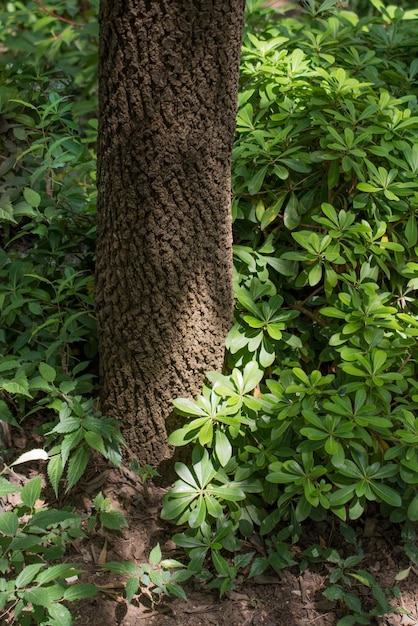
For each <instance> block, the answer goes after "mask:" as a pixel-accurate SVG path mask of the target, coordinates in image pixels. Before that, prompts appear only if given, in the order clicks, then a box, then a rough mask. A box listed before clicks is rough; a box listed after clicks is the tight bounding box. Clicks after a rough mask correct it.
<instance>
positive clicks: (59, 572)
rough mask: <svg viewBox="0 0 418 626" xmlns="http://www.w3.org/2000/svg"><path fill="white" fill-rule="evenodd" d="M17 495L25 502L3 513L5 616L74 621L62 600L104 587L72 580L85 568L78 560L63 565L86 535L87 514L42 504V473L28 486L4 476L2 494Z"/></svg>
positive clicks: (25, 624)
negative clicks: (83, 526)
mask: <svg viewBox="0 0 418 626" xmlns="http://www.w3.org/2000/svg"><path fill="white" fill-rule="evenodd" d="M11 493H19V494H20V499H21V504H19V505H17V506H15V507H14V508H13V510H10V511H5V512H3V513H0V574H1V576H0V619H1V621H2V623H3V622H4V623H6V622H7V623H13V624H20V625H21V626H30V624H33V623H36V624H46V623H48V624H51V625H54V626H59V625H61V626H64V625H65V626H67V625H70V624H71V623H72V618H71V614H70V611H69V610H68V608H67V607H66V606H64V605H63V604H62V603H63V602H72V601H76V600H80V599H82V598H89V597H91V596H93V595H95V594H97V593H98V591H99V589H98V588H97V587H96V586H95V585H90V584H86V583H75V584H70V582H71V581H70V579H71V578H73V577H74V576H77V574H79V573H80V572H81V571H82V570H81V569H79V566H78V564H76V563H60V559H61V557H63V556H64V554H65V552H66V549H67V546H68V544H69V543H70V542H71V541H73V540H74V539H75V538H77V537H85V534H84V532H83V531H82V530H81V528H80V526H81V523H82V522H83V521H84V519H85V516H82V515H77V514H75V513H73V512H72V511H71V510H66V509H61V510H57V509H47V508H44V507H42V506H40V505H39V499H40V497H41V477H40V476H37V477H36V478H33V479H32V480H30V481H29V482H28V483H26V485H25V486H24V487H22V488H20V487H17V486H16V485H13V484H12V483H11V482H9V481H8V480H7V479H6V478H5V477H4V476H0V494H1V495H2V496H5V495H7V494H11ZM54 563H55V564H54Z"/></svg>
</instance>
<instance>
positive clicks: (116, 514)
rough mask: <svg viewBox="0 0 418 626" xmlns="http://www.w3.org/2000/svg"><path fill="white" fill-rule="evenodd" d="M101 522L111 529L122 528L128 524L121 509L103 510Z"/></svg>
mask: <svg viewBox="0 0 418 626" xmlns="http://www.w3.org/2000/svg"><path fill="white" fill-rule="evenodd" d="M100 522H101V523H102V524H103V526H104V527H105V528H108V529H109V530H120V529H121V528H124V527H125V526H127V525H128V523H127V521H126V519H125V516H124V515H123V513H121V512H120V511H114V510H111V511H102V512H101V513H100Z"/></svg>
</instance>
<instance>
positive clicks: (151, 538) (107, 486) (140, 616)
mask: <svg viewBox="0 0 418 626" xmlns="http://www.w3.org/2000/svg"><path fill="white" fill-rule="evenodd" d="M34 430H35V428H34V425H33V424H29V423H25V428H24V430H20V431H17V430H16V431H12V448H13V452H12V454H11V457H12V458H16V456H18V455H19V454H21V453H22V452H23V451H26V450H28V449H31V448H34V447H40V445H41V444H42V441H41V440H39V439H37V438H36V437H35V438H34V436H33V432H34ZM19 472H21V473H22V474H24V475H25V476H26V479H29V478H33V477H34V476H35V475H36V474H39V473H40V474H42V475H43V477H44V481H45V484H46V485H47V480H46V478H45V476H46V466H45V463H42V462H40V463H38V464H33V465H32V466H30V465H29V464H28V465H21V466H19ZM25 476H23V480H25ZM99 491H102V492H103V494H104V495H105V496H106V497H108V498H110V500H111V503H112V507H113V508H115V509H117V510H119V511H121V512H122V513H123V514H124V515H125V517H126V520H127V522H128V527H127V528H125V529H124V530H122V531H121V532H114V531H108V530H105V529H99V530H98V531H97V532H94V533H93V534H91V535H90V536H89V537H88V538H85V539H77V540H75V541H74V542H73V544H72V547H71V549H70V551H69V553H68V555H67V557H66V558H67V559H68V560H69V561H71V562H75V561H77V562H80V563H82V566H83V568H84V569H85V572H84V573H83V574H81V575H80V580H81V581H83V582H93V583H95V584H98V585H100V586H102V587H103V589H104V591H103V592H102V593H100V594H99V595H98V596H96V597H95V598H90V599H88V600H83V601H80V602H79V603H78V604H76V605H71V606H69V608H70V610H71V611H72V612H73V615H74V626H137V625H138V626H142V625H144V626H146V625H149V626H259V625H260V626H261V625H263V626H305V625H306V626H308V625H311V626H335V625H336V624H337V622H338V620H339V619H340V618H341V617H342V616H343V615H344V612H343V608H342V607H341V605H340V604H339V603H338V602H332V601H329V600H327V599H326V598H325V597H324V596H323V594H322V592H323V591H324V589H325V588H326V585H327V580H328V578H329V575H330V573H331V572H332V566H331V565H330V564H329V563H328V564H320V565H314V566H311V567H310V568H308V569H307V570H306V571H305V572H304V573H303V575H300V573H299V568H298V567H297V566H295V567H292V568H290V569H288V570H285V571H283V573H282V576H279V575H277V574H276V573H275V572H274V571H268V572H266V575H263V576H260V577H258V578H256V579H252V580H251V582H245V581H244V580H242V581H238V583H237V586H236V588H235V589H234V591H232V592H230V593H229V594H227V595H226V597H224V598H223V599H222V600H219V598H218V597H217V594H216V592H213V591H211V590H209V589H206V588H204V587H203V586H202V585H200V584H199V583H198V582H197V581H195V580H191V581H187V583H185V590H186V593H187V597H188V601H187V602H184V601H183V600H179V599H177V598H166V597H163V598H160V599H159V600H158V601H156V602H154V601H152V599H151V598H150V597H149V596H148V595H147V594H146V593H144V594H142V596H140V597H139V598H138V599H134V601H133V603H132V604H128V603H127V602H126V600H125V599H124V582H125V580H126V578H124V577H123V576H118V575H115V574H113V573H110V572H106V571H104V570H103V569H102V568H101V567H100V565H99V564H100V563H105V562H109V561H125V560H129V561H133V562H134V563H136V564H138V565H140V564H141V563H143V562H144V561H146V560H147V557H148V555H149V552H150V550H151V549H152V548H153V546H154V545H155V544H156V543H157V542H159V543H160V545H161V547H162V550H163V555H164V557H165V558H177V559H179V560H182V556H183V555H182V554H181V552H180V551H179V550H178V549H177V548H176V546H175V545H174V543H173V542H172V541H171V536H172V534H173V533H174V532H175V528H174V527H173V526H171V525H168V524H166V523H165V522H163V521H162V520H161V519H160V517H159V511H160V506H161V498H162V496H163V494H164V492H165V490H164V489H162V488H160V487H157V486H153V485H152V484H151V485H150V486H149V488H148V493H144V489H143V486H142V484H141V481H140V479H139V478H138V477H136V476H135V475H134V474H133V473H132V472H130V471H129V470H124V471H119V470H116V469H113V468H110V467H109V466H107V465H106V464H105V462H104V461H103V460H102V459H101V458H98V459H96V461H95V462H93V463H92V464H91V466H90V468H89V469H88V471H87V472H86V474H85V476H84V477H83V479H82V481H81V483H79V484H78V485H77V486H76V488H74V490H73V491H72V492H71V493H70V494H69V495H68V497H65V499H64V500H61V501H59V502H57V501H56V500H55V499H54V496H53V493H52V490H50V489H49V488H48V486H46V489H45V493H46V497H47V498H50V499H49V501H47V502H46V505H47V506H49V507H58V508H59V507H61V506H63V505H64V504H71V505H72V506H75V507H76V509H77V511H78V512H80V513H89V512H90V511H91V510H92V508H93V504H92V499H93V498H94V496H95V495H96V494H97V493H98V492H99ZM353 528H354V530H355V532H356V534H357V536H358V540H359V542H361V545H362V548H363V551H364V553H365V558H364V560H363V561H362V562H361V564H360V565H359V566H358V567H360V568H362V569H365V570H368V571H369V572H370V573H372V574H373V575H374V576H375V578H376V579H377V580H378V582H379V584H380V585H381V586H382V587H383V588H391V587H392V586H393V585H394V584H395V576H396V575H397V574H398V573H399V572H400V571H401V570H405V569H406V568H407V567H408V566H409V565H410V563H409V561H408V559H407V558H406V556H405V553H404V551H403V549H402V547H401V545H400V543H401V538H400V531H399V527H397V526H396V525H393V524H390V523H389V522H388V521H387V520H385V519H382V518H380V517H379V516H378V515H376V516H370V517H368V518H366V520H359V521H358V522H356V525H354V526H353ZM255 539H256V540H257V538H255ZM312 544H321V545H323V546H326V547H328V546H329V547H335V548H337V550H338V551H339V552H340V554H341V555H344V556H348V555H349V552H347V550H348V551H349V550H350V546H349V544H347V543H346V542H344V541H342V539H341V537H339V534H338V532H336V529H335V527H334V520H333V519H332V518H331V517H330V518H329V519H327V520H325V521H324V522H321V523H317V524H313V523H310V524H309V525H307V526H306V529H305V533H304V536H303V537H302V539H301V542H300V546H297V547H296V550H303V549H305V548H307V547H308V546H310V545H312ZM260 546H261V548H260V549H262V542H261V540H260ZM351 550H352V548H351ZM280 573H281V572H280ZM397 584H398V585H399V587H400V590H401V593H400V597H399V598H396V599H393V600H392V599H391V600H390V601H391V603H392V605H394V606H398V607H401V608H403V609H405V610H406V611H407V612H408V614H403V615H401V614H395V613H391V614H390V615H385V616H383V617H379V618H376V619H377V621H370V624H376V625H379V626H414V625H415V626H418V568H417V569H415V568H414V567H411V570H410V573H409V576H408V577H407V578H406V579H404V580H402V581H400V582H399V583H397ZM356 592H357V593H359V594H362V604H363V606H364V607H366V608H368V609H371V608H372V606H374V604H373V599H372V598H371V597H370V595H371V594H370V593H369V590H368V588H366V587H362V586H361V585H359V586H358V588H357V589H356ZM368 593H369V595H368Z"/></svg>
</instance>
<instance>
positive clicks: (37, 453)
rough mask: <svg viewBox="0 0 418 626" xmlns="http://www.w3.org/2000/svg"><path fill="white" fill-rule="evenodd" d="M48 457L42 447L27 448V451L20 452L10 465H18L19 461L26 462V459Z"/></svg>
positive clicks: (42, 459)
mask: <svg viewBox="0 0 418 626" xmlns="http://www.w3.org/2000/svg"><path fill="white" fill-rule="evenodd" d="M48 458H49V457H48V452H45V450H42V448H34V449H33V450H29V452H24V453H23V454H21V455H20V456H19V457H18V458H17V459H16V461H13V463H11V464H10V467H11V466H12V465H19V464H20V463H27V462H28V461H47V460H48Z"/></svg>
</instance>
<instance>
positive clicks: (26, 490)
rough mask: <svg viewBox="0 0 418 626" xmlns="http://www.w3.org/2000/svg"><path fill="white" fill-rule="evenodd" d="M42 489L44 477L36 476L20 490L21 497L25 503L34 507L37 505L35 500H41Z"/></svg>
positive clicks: (29, 506)
mask: <svg viewBox="0 0 418 626" xmlns="http://www.w3.org/2000/svg"><path fill="white" fill-rule="evenodd" d="M41 491H42V479H41V477H40V476H36V477H35V478H32V480H30V481H29V482H28V483H26V485H25V486H24V487H22V490H21V492H20V497H21V498H22V502H23V504H25V505H26V506H27V507H28V508H30V509H32V508H33V507H34V505H35V502H36V501H37V500H39V497H40V495H41Z"/></svg>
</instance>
